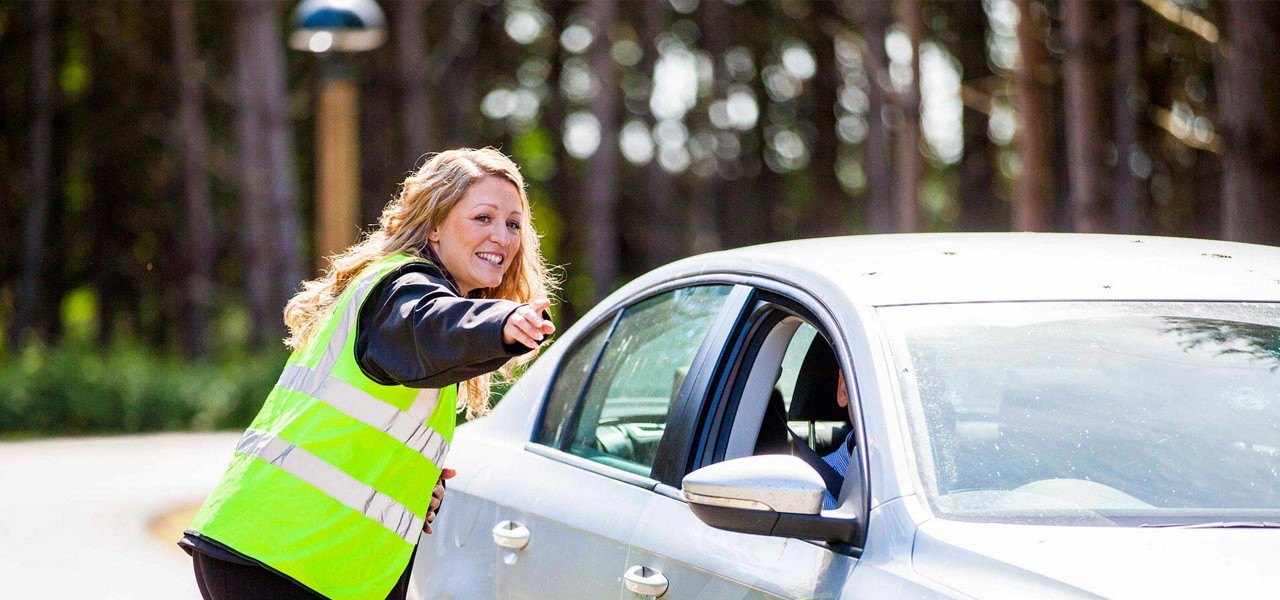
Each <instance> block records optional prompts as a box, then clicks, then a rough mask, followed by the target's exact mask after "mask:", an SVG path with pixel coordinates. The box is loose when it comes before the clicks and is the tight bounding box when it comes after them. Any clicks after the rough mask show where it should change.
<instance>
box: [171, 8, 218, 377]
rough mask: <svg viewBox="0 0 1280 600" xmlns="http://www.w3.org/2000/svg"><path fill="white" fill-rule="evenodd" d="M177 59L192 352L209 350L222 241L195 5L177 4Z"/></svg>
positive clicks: (185, 325) (186, 337)
mask: <svg viewBox="0 0 1280 600" xmlns="http://www.w3.org/2000/svg"><path fill="white" fill-rule="evenodd" d="M171 6H172V9H173V13H172V19H173V55H174V58H173V61H174V63H173V64H174V70H175V71H176V73H175V75H176V76H177V79H178V85H179V88H180V93H179V96H178V127H177V132H176V133H177V135H176V136H175V137H176V138H177V140H178V146H179V154H180V156H181V167H180V168H181V175H180V179H181V181H182V195H183V204H184V207H185V216H186V219H185V220H186V223H185V225H186V231H185V237H186V240H185V244H184V245H185V246H186V247H185V248H184V250H185V252H186V257H185V259H186V260H185V261H184V262H185V265H184V266H185V269H184V270H185V271H186V273H185V275H184V282H183V291H184V294H183V295H184V296H185V297H184V298H183V305H184V306H183V309H184V310H183V317H182V342H183V347H184V349H185V350H186V352H187V356H191V357H203V356H205V355H206V354H208V352H209V343H208V339H209V312H210V307H211V306H212V303H213V279H212V274H213V264H214V260H215V259H216V258H217V240H216V233H215V231H214V225H213V205H212V200H211V198H210V193H209V175H208V173H207V172H206V171H205V164H207V162H208V160H209V133H208V127H207V125H206V124H205V117H204V65H203V64H202V63H201V62H200V59H199V50H198V48H197V45H196V30H195V4H194V3H193V2H191V1H190V0H181V1H178V2H174V3H173V4H172V5H171Z"/></svg>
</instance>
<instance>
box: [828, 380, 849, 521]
mask: <svg viewBox="0 0 1280 600" xmlns="http://www.w3.org/2000/svg"><path fill="white" fill-rule="evenodd" d="M836 374H837V376H838V377H839V379H838V381H837V383H836V404H837V405H838V406H839V407H840V408H842V409H844V410H846V411H848V410H849V392H848V391H847V390H846V389H845V387H844V373H843V372H841V371H839V370H838V369H837V370H836ZM849 422H850V423H852V422H853V419H852V418H850V419H849ZM851 456H853V428H852V427H850V428H849V433H847V434H845V436H844V440H843V441H841V442H840V445H839V446H836V448H835V449H834V450H832V451H831V452H829V453H828V454H826V455H824V456H823V457H822V462H825V463H827V464H828V465H830V466H831V468H832V469H834V470H835V472H836V473H838V474H839V475H840V479H841V480H844V476H845V473H848V472H849V459H850V457H851ZM839 491H840V490H831V489H830V488H828V489H827V491H826V493H824V494H823V499H822V508H823V510H829V509H832V508H835V507H836V497H835V494H837V493H839Z"/></svg>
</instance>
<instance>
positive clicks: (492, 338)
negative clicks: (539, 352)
mask: <svg viewBox="0 0 1280 600" xmlns="http://www.w3.org/2000/svg"><path fill="white" fill-rule="evenodd" d="M520 306H521V305H520V304H518V303H516V302H511V301H508V300H473V299H469V298H462V297H459V296H458V294H457V292H456V291H455V290H454V288H453V287H452V286H451V285H450V284H449V283H448V282H447V281H446V280H445V279H444V277H443V276H442V275H441V273H440V272H439V271H438V270H437V269H436V267H434V266H433V265H429V264H420V263H415V264H410V265H406V266H404V267H401V268H399V269H397V270H396V271H393V272H392V273H390V274H388V275H387V276H386V277H383V278H382V281H380V282H379V283H378V285H377V286H375V287H374V289H373V290H371V291H370V293H369V296H368V297H367V298H366V299H365V301H364V305H363V306H361V307H360V318H359V320H358V322H357V330H356V344H355V354H356V362H357V364H359V365H360V369H361V370H362V371H363V372H364V374H365V375H366V376H368V377H369V378H370V379H372V380H374V381H376V382H378V383H380V384H383V385H403V386H406V387H415V388H438V387H444V386H447V385H452V384H454V383H458V382H461V381H465V380H467V379H470V378H472V377H475V376H477V375H482V374H484V373H488V372H490V371H494V370H496V369H498V368H499V367H501V366H502V365H504V364H506V362H507V361H508V360H510V359H511V358H513V357H515V356H519V355H521V354H524V353H526V352H529V351H531V350H533V349H532V348H529V347H527V346H524V345H523V344H504V343H503V341H502V328H503V326H504V325H505V324H506V322H507V318H508V317H510V316H511V313H512V312H514V311H515V310H516V309H517V308H519V307H520Z"/></svg>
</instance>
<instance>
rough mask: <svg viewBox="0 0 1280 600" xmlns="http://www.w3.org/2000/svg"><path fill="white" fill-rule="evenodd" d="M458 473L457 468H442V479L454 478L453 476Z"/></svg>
mask: <svg viewBox="0 0 1280 600" xmlns="http://www.w3.org/2000/svg"><path fill="white" fill-rule="evenodd" d="M457 474H458V470H457V469H441V470H440V479H453V477H454V476H455V475H457Z"/></svg>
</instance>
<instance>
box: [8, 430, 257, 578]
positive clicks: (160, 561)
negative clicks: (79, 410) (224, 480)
mask: <svg viewBox="0 0 1280 600" xmlns="http://www.w3.org/2000/svg"><path fill="white" fill-rule="evenodd" d="M238 437H239V434H238V433H209V434H164V435H146V436H129V437H112V438H80V439H59V440H42V441H31V442H5V443H0V595H3V596H4V597H7V598H129V599H139V600H142V599H148V598H156V599H161V598H163V599H166V600H167V599H171V598H172V599H181V598H199V597H200V594H199V592H198V591H197V590H196V587H195V580H194V578H193V577H192V575H191V562H190V559H188V558H187V555H186V554H184V553H183V552H182V551H181V550H179V549H178V547H177V546H175V545H174V542H175V541H176V540H160V539H157V538H156V537H154V536H152V535H151V534H150V533H149V532H148V529H147V526H148V523H149V522H150V521H152V520H153V519H155V518H156V517H159V516H161V515H164V514H166V513H171V512H172V511H174V510H176V509H179V508H182V507H184V506H190V505H193V504H198V503H199V502H200V501H201V500H203V499H204V496H205V494H207V493H208V492H209V490H210V489H211V488H212V487H213V484H214V482H215V481H216V480H217V478H218V476H219V475H221V474H222V470H223V468H225V467H226V464H227V461H228V460H230V458H231V452H232V449H233V448H234V447H235V441H236V439H237V438H238Z"/></svg>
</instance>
